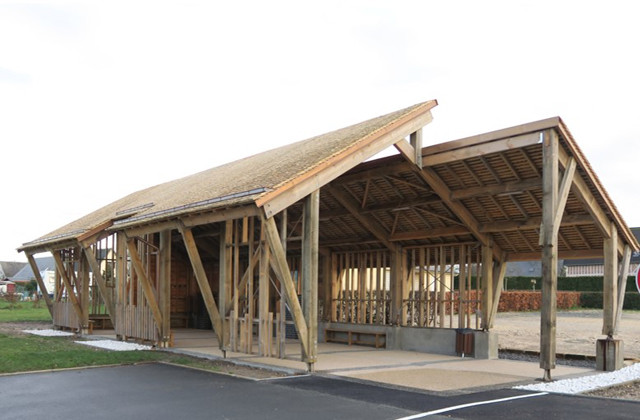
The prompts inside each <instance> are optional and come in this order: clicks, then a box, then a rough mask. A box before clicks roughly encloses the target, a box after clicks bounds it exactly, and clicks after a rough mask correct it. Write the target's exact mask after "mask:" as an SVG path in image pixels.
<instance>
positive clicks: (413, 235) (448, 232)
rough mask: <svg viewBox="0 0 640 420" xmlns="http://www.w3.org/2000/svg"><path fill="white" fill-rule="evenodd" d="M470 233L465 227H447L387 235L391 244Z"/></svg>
mask: <svg viewBox="0 0 640 420" xmlns="http://www.w3.org/2000/svg"><path fill="white" fill-rule="evenodd" d="M470 234H471V231H469V229H468V228H466V227H465V226H447V227H442V228H434V229H427V230H413V231H408V232H397V233H394V234H392V235H389V240H390V241H391V242H397V241H411V240H418V239H432V238H439V237H443V236H456V235H470Z"/></svg>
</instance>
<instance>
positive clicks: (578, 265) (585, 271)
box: [564, 227, 640, 277]
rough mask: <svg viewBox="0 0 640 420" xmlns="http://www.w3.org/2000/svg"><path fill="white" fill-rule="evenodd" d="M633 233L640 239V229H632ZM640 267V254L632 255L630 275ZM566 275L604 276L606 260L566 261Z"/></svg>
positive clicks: (634, 253)
mask: <svg viewBox="0 0 640 420" xmlns="http://www.w3.org/2000/svg"><path fill="white" fill-rule="evenodd" d="M631 233H633V235H634V236H635V237H636V239H640V227H635V228H631ZM638 265H640V252H633V253H632V254H631V263H630V264H629V274H633V273H635V272H636V271H637V270H638ZM564 267H565V275H566V276H567V277H590V276H603V275H604V260H603V259H602V258H587V259H582V260H565V262H564Z"/></svg>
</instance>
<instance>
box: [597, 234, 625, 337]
mask: <svg viewBox="0 0 640 420" xmlns="http://www.w3.org/2000/svg"><path fill="white" fill-rule="evenodd" d="M603 245H604V246H603V248H604V276H603V284H602V334H604V335H606V336H607V338H613V333H614V332H615V320H616V309H617V307H618V251H617V248H618V246H617V245H618V229H616V226H615V224H614V223H613V222H612V223H611V237H609V238H605V239H604V244H603ZM622 293H624V291H622Z"/></svg>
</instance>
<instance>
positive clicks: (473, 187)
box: [20, 101, 638, 260]
mask: <svg viewBox="0 0 640 420" xmlns="http://www.w3.org/2000/svg"><path fill="white" fill-rule="evenodd" d="M436 105H437V102H436V101H427V102H423V103H420V104H416V105H414V106H411V107H408V108H405V109H402V110H400V111H396V112H392V113H390V114H386V115H383V116H380V117H377V118H374V119H371V120H368V121H365V122H362V123H359V124H355V125H353V126H350V127H346V128H343V129H340V130H336V131H333V132H330V133H327V134H323V135H320V136H317V137H313V138H310V139H307V140H303V141H300V142H297V143H293V144H290V145H287V146H283V147H280V148H277V149H273V150H270V151H267V152H264V153H260V154H257V155H254V156H251V157H248V158H245V159H241V160H238V161H235V162H231V163H228V164H226V165H222V166H219V167H216V168H213V169H209V170H206V171H203V172H200V173H197V174H195V175H191V176H188V177H185V178H181V179H178V180H175V181H171V182H167V183H164V184H160V185H156V186H154V187H150V188H148V189H145V190H142V191H138V192H135V193H133V194H130V195H128V196H126V197H124V198H122V199H120V200H118V201H116V202H114V203H111V204H109V205H107V206H105V207H103V208H101V209H99V210H97V211H95V212H93V213H90V214H88V215H86V216H84V217H82V218H80V219H78V220H76V221H74V222H72V223H69V224H68V225H65V226H63V227H61V228H59V229H56V230H54V231H53V232H51V233H49V234H47V235H44V236H42V237H41V238H38V239H36V240H34V241H31V242H28V243H25V244H24V245H23V246H22V247H21V248H20V250H22V251H26V252H27V253H35V252H40V251H43V250H47V249H59V248H63V247H67V246H70V245H73V243H76V242H77V241H82V240H84V239H86V238H89V237H92V236H95V235H99V234H100V233H101V232H103V231H117V230H128V229H142V228H144V229H147V230H148V231H150V232H151V231H159V230H161V229H163V228H165V227H164V226H171V225H170V223H172V221H176V220H182V221H184V220H188V219H193V220H196V219H194V218H197V217H200V218H201V219H198V220H200V221H201V222H202V223H205V222H211V221H212V220H224V219H225V218H226V216H225V212H226V211H229V209H232V208H236V209H237V208H251V209H252V211H255V214H257V213H258V211H259V210H260V209H261V210H262V212H263V214H264V215H265V216H266V217H271V216H273V215H274V214H277V213H278V212H280V211H281V210H283V209H286V208H289V209H290V212H291V213H290V214H291V218H292V220H294V219H295V217H296V214H297V213H299V212H301V209H297V207H300V206H296V205H295V203H296V202H298V201H299V200H300V199H301V198H303V197H305V196H306V195H308V194H309V193H310V192H312V191H314V190H316V189H318V188H320V189H321V195H320V197H321V203H320V246H321V247H325V248H331V249H334V250H340V249H375V248H381V247H382V248H385V247H386V248H390V249H393V248H394V247H395V246H396V245H402V246H408V245H418V244H455V243H463V242H480V243H482V244H489V243H491V244H493V249H494V255H495V256H496V257H497V258H500V259H508V260H528V259H539V258H540V246H539V237H540V225H541V223H542V202H543V199H542V174H543V169H542V163H543V162H542V138H543V133H550V132H553V133H555V135H557V136H558V138H559V143H560V148H559V149H560V150H559V156H558V159H559V163H560V170H561V171H562V172H563V173H566V172H571V173H570V174H574V175H573V176H571V177H567V178H568V179H567V180H566V182H567V183H568V184H567V186H566V188H565V189H564V190H562V191H565V192H566V194H565V197H562V196H561V197H560V198H561V199H563V200H566V206H565V208H564V211H563V213H562V215H561V217H562V222H561V225H560V228H559V234H558V248H559V256H560V257H561V258H586V257H597V256H601V255H602V252H603V250H602V248H603V245H602V243H603V242H602V241H603V238H605V237H609V236H610V235H611V233H612V229H615V230H616V231H617V234H618V237H619V250H620V253H621V252H622V249H623V247H624V246H625V245H629V246H630V247H631V249H633V250H637V249H638V243H637V240H636V239H635V237H634V236H633V235H632V234H631V232H630V230H629V228H628V227H627V226H626V224H625V223H624V221H623V219H622V217H621V215H620V214H619V213H618V211H617V209H616V207H615V205H614V204H613V202H612V200H611V199H610V198H609V196H608V195H607V193H606V191H605V189H604V187H603V186H602V185H601V183H600V181H599V180H598V178H597V176H596V175H595V173H594V172H593V170H592V168H591V167H590V165H589V163H588V161H587V160H586V158H585V157H584V155H583V154H582V152H581V151H580V149H579V148H578V146H577V144H576V142H575V141H574V139H573V137H572V136H571V134H570V133H569V131H568V129H567V128H566V126H565V125H564V123H563V122H562V120H561V119H560V118H557V117H556V118H550V119H546V120H542V121H538V122H534V123H529V124H524V125H520V126H516V127H511V128H508V129H504V130H499V131H495V132H491V133H486V134H482V135H478V136H473V137H469V138H465V139H460V140H455V141H451V142H447V143H441V144H436V145H430V146H427V147H424V148H422V149H421V152H416V151H415V150H414V149H413V148H412V146H411V145H410V144H409V142H407V141H406V140H405V138H406V137H408V136H409V135H411V134H412V133H415V132H417V131H419V130H420V129H421V128H422V127H423V126H425V125H426V124H428V123H429V122H430V121H431V113H430V110H431V109H432V108H433V107H434V106H436ZM412 144H413V145H416V146H419V145H420V143H419V142H417V143H416V142H415V141H414V142H413V143H412ZM391 145H396V147H397V148H398V150H400V151H401V154H399V155H395V156H391V157H387V158H382V159H377V160H373V161H368V162H365V161H366V160H367V159H369V158H371V157H372V156H374V155H375V154H376V153H378V152H380V151H381V150H383V149H385V148H387V147H389V146H391ZM420 158H421V160H422V162H420ZM567 168H568V169H567ZM215 214H217V215H218V218H217V219H216V218H211V217H208V218H202V216H203V215H215ZM198 223H199V222H198V221H194V222H193V223H192V225H197V224H198Z"/></svg>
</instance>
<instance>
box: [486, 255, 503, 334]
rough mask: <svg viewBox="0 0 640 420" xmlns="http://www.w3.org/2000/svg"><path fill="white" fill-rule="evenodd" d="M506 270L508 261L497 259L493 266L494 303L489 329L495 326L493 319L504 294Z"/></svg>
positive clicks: (490, 314) (490, 313)
mask: <svg viewBox="0 0 640 420" xmlns="http://www.w3.org/2000/svg"><path fill="white" fill-rule="evenodd" d="M506 272H507V263H506V262H505V261H504V260H501V261H497V262H496V263H495V266H494V268H493V296H492V298H493V303H492V305H491V312H489V322H488V324H489V329H491V328H493V321H495V319H496V315H497V313H498V306H500V295H501V294H502V287H503V283H504V275H505V273H506Z"/></svg>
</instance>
